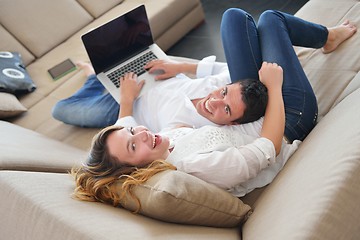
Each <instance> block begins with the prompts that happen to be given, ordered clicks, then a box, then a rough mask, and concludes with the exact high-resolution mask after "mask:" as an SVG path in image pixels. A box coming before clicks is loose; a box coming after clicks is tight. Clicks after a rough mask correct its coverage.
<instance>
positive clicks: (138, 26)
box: [82, 5, 153, 74]
mask: <svg viewBox="0 0 360 240" xmlns="http://www.w3.org/2000/svg"><path fill="white" fill-rule="evenodd" d="M82 41H83V43H84V46H85V48H86V51H87V53H88V55H89V58H90V61H91V63H92V65H93V67H94V69H95V72H96V74H98V73H100V72H103V71H107V70H109V69H111V68H113V67H115V66H116V65H118V64H120V63H122V62H123V61H125V60H127V59H129V58H130V57H132V56H134V55H136V54H138V53H139V52H141V51H143V50H144V49H146V48H148V47H149V46H150V45H151V44H153V38H152V34H151V30H150V25H149V20H148V18H147V15H146V11H145V6H144V5H141V6H139V7H137V8H135V9H134V10H132V11H130V12H128V13H126V14H125V15H122V16H120V17H118V18H116V19H114V20H112V21H110V22H108V23H106V24H104V25H102V26H100V27H98V28H96V29H94V30H92V31H90V32H88V33H86V34H84V35H83V36H82Z"/></svg>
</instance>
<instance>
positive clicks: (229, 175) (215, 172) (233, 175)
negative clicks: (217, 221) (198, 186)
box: [176, 138, 276, 189]
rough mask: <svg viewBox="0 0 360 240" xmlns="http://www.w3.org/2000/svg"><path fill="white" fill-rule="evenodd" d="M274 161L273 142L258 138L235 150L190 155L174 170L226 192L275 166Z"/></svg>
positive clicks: (227, 149) (232, 148) (231, 148)
mask: <svg viewBox="0 0 360 240" xmlns="http://www.w3.org/2000/svg"><path fill="white" fill-rule="evenodd" d="M275 159H276V152H275V147H274V145H273V143H272V142H271V141H270V140H269V139H267V138H258V139H256V140H255V141H254V142H252V143H250V144H247V145H244V146H241V147H239V148H236V147H230V148H226V149H225V150H223V151H211V152H205V153H195V154H191V156H189V157H187V158H186V159H183V161H182V162H181V163H179V165H180V166H177V167H178V170H180V171H185V172H187V173H189V174H191V175H194V176H196V177H198V178H200V179H202V180H204V181H206V182H208V183H212V184H215V185H216V186H218V187H220V188H223V189H229V188H231V187H233V186H235V185H238V184H241V183H243V182H246V181H248V180H249V179H251V178H254V177H256V176H257V175H258V174H259V173H260V172H261V171H262V170H263V169H265V168H267V167H269V166H270V165H271V164H272V163H275ZM176 165H178V164H176Z"/></svg>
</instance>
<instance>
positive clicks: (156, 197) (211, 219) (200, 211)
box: [122, 170, 251, 227]
mask: <svg viewBox="0 0 360 240" xmlns="http://www.w3.org/2000/svg"><path fill="white" fill-rule="evenodd" d="M134 195H135V196H136V197H137V198H138V199H139V201H140V203H141V209H140V211H139V213H140V214H142V215H145V216H148V217H152V218H155V219H158V220H162V221H165V222H172V223H180V224H194V225H201V226H209V227H235V226H239V225H240V224H242V223H243V222H244V221H246V219H247V218H248V216H249V215H250V214H251V207H250V206H249V205H247V204H245V203H243V202H242V201H241V200H240V199H239V198H237V197H234V196H233V195H231V194H230V193H228V192H226V191H225V190H222V189H220V188H218V187H216V186H215V185H212V184H209V183H206V182H205V181H203V180H201V179H199V178H197V177H194V176H192V175H189V174H186V173H184V172H181V171H175V170H167V171H164V172H161V173H158V174H156V175H154V176H153V177H151V178H150V179H149V180H148V181H147V182H146V183H144V184H142V185H140V186H137V187H135V190H134ZM122 206H123V207H124V208H126V209H128V210H130V211H136V210H137V204H136V202H135V201H134V200H133V199H132V198H131V197H130V196H127V199H126V201H123V202H122Z"/></svg>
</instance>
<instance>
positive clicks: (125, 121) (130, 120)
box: [114, 116, 139, 128]
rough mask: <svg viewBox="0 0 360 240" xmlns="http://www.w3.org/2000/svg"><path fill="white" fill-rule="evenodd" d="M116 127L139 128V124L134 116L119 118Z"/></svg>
mask: <svg viewBox="0 0 360 240" xmlns="http://www.w3.org/2000/svg"><path fill="white" fill-rule="evenodd" d="M114 125H116V126H122V127H125V128H126V127H136V126H139V124H138V123H137V122H136V121H135V118H134V117H133V116H126V117H122V118H119V119H118V120H117V121H116V122H115V124H114Z"/></svg>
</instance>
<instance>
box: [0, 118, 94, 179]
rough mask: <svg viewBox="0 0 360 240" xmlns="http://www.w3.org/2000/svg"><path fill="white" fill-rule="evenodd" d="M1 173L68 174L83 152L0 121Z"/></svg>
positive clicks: (80, 159) (78, 162) (82, 155)
mask: <svg viewBox="0 0 360 240" xmlns="http://www.w3.org/2000/svg"><path fill="white" fill-rule="evenodd" d="M0 132H1V136H2V137H1V138H0V170H4V169H5V170H24V171H51V172H68V171H69V170H70V169H71V168H72V167H73V166H74V165H78V164H80V163H81V162H82V161H83V160H84V159H85V157H86V154H87V153H86V152H85V151H82V150H79V149H77V148H74V147H71V146H68V145H66V144H64V143H61V142H58V141H55V140H52V139H50V138H47V137H45V136H43V135H41V134H39V133H36V132H33V131H31V130H28V129H25V128H22V127H19V126H17V125H14V124H12V123H8V122H5V121H0Z"/></svg>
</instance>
